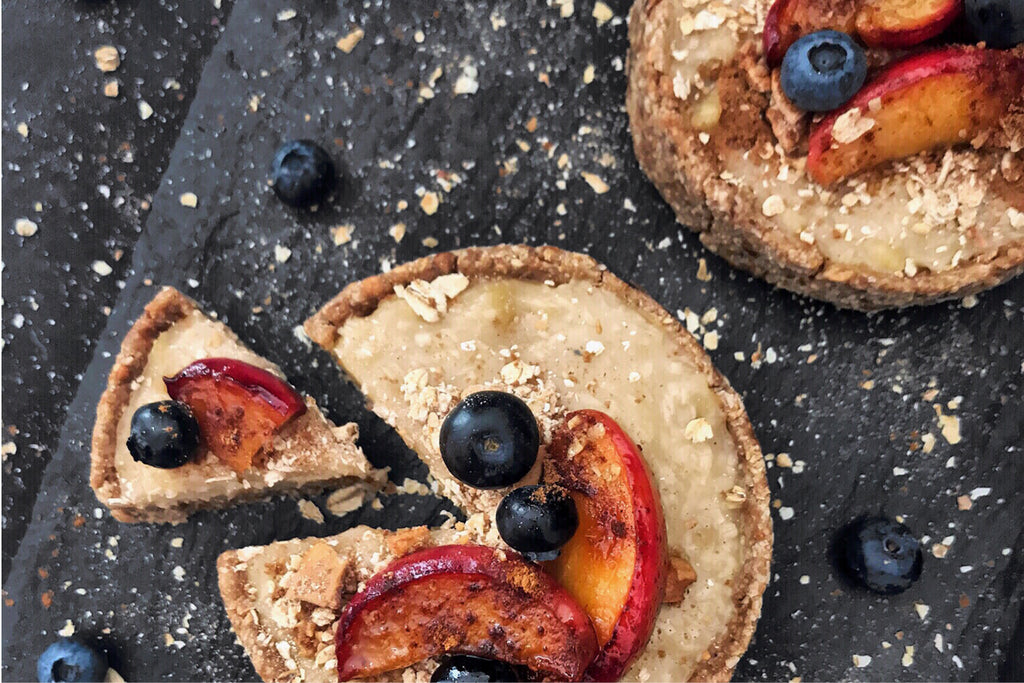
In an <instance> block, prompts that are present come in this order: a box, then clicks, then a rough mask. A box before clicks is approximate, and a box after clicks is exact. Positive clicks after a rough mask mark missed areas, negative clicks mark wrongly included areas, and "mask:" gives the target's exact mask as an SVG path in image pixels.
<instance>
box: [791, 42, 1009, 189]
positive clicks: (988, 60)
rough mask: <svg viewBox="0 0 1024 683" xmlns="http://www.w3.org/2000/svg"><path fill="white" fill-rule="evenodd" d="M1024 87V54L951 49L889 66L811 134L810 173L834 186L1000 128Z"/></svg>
mask: <svg viewBox="0 0 1024 683" xmlns="http://www.w3.org/2000/svg"><path fill="white" fill-rule="evenodd" d="M1022 87H1024V52H1022V51H1020V50H1017V51H1012V52H1011V51H1001V50H985V49H979V48H971V47H950V48H942V49H939V50H934V51H931V52H926V53H923V54H919V55H916V56H913V57H908V58H907V59H904V60H901V61H899V62H896V63H895V64H892V65H890V66H889V67H887V68H886V69H885V70H884V71H882V72H881V73H879V74H878V75H877V76H875V78H873V79H872V80H871V81H870V82H869V83H868V84H866V85H865V86H864V87H863V88H861V90H860V92H858V93H857V94H856V95H854V97H853V99H851V100H850V101H849V102H848V103H847V104H845V105H844V106H843V107H842V108H840V109H837V110H836V111H834V112H832V114H830V115H829V116H827V117H826V118H824V119H822V120H821V121H820V122H819V123H818V124H816V125H815V127H814V128H813V129H812V131H811V138H810V145H809V147H810V149H809V152H808V155H807V171H808V172H809V173H810V175H811V177H812V178H814V180H815V181H817V182H818V183H820V184H822V185H829V184H831V183H834V182H836V181H838V180H841V179H843V178H845V177H847V176H850V175H853V174H854V173H857V172H858V171H861V170H863V169H866V168H871V167H873V166H876V165H878V164H881V163H884V162H886V161H890V160H892V159H902V158H904V157H907V156H910V155H912V154H916V153H918V152H923V151H926V150H929V149H932V148H934V147H938V146H942V145H954V144H957V143H963V142H967V141H969V140H970V139H971V138H973V137H974V136H976V135H977V134H979V133H981V132H982V131H984V130H985V129H987V128H991V127H993V126H995V125H997V124H998V122H999V119H1000V118H1001V117H1002V116H1003V115H1004V114H1005V113H1006V111H1007V108H1008V107H1009V106H1010V103H1011V102H1012V101H1013V100H1014V99H1016V98H1020V97H1021V88H1022Z"/></svg>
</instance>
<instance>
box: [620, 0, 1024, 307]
mask: <svg viewBox="0 0 1024 683" xmlns="http://www.w3.org/2000/svg"><path fill="white" fill-rule="evenodd" d="M903 4H906V3H903ZM903 4H899V3H892V2H888V1H887V0H870V1H868V0H827V1H823V2H809V1H808V0H779V1H778V2H777V3H775V5H774V7H773V6H772V3H771V1H770V0H721V1H719V0H716V1H714V2H711V1H709V0H637V2H635V3H634V5H633V9H632V12H631V17H630V24H629V36H630V52H629V60H628V76H629V84H628V92H627V109H628V112H629V117H630V126H631V129H632V134H633V143H634V148H635V151H636V155H637V158H638V160H639V162H640V165H641V167H642V168H643V170H644V172H645V173H646V174H647V175H648V177H649V178H650V179H651V181H652V182H653V183H654V185H655V186H656V187H657V188H658V190H659V191H660V193H661V194H662V196H663V197H664V198H665V200H666V201H667V202H668V203H669V205H670V206H671V207H672V209H673V210H674V212H675V214H676V218H677V220H678V221H679V222H680V223H682V224H683V225H687V226H689V227H690V228H691V229H693V230H694V231H696V232H698V233H699V235H700V240H701V242H703V243H704V245H705V246H707V247H708V248H709V249H711V250H712V251H714V252H715V253H717V254H719V255H720V256H722V257H723V258H725V259H726V260H727V261H728V262H729V263H731V264H732V265H734V266H736V267H738V268H742V269H744V270H748V271H750V272H752V273H754V274H755V275H757V276H759V277H763V278H764V279H766V280H768V281H769V282H771V283H773V284H776V285H778V286H780V287H783V288H785V289H789V290H792V291H795V292H799V293H801V294H805V295H808V296H812V297H815V298H819V299H823V300H826V301H831V302H832V303H834V304H836V305H837V306H840V307H848V308H854V309H860V310H872V309H880V308H886V307H897V306H906V305H910V304H925V303H931V302H935V301H940V300H943V299H948V298H952V297H962V296H965V295H968V294H971V293H974V292H977V291H980V290H983V289H986V288H989V287H993V286H995V285H997V284H999V283H1001V282H1003V281H1005V280H1007V279H1008V278H1010V277H1012V276H1014V275H1016V274H1018V273H1020V272H1021V270H1022V269H1024V181H1022V178H1024V153H1022V151H1021V150H1022V148H1024V97H1022V95H1021V93H1022V92H1024V91H1022V89H1021V86H1020V83H1022V82H1024V46H1018V47H1016V48H1013V49H1008V50H995V49H985V48H984V47H983V46H977V47H975V46H947V47H939V48H935V47H934V45H935V41H934V40H933V41H932V42H930V43H927V47H926V46H925V45H923V44H921V41H923V40H925V39H927V38H931V37H932V36H934V35H936V34H938V33H939V32H941V31H943V30H945V29H946V28H947V27H948V26H950V24H951V23H952V25H953V29H950V30H961V29H962V28H963V24H964V23H965V22H964V20H963V15H962V7H963V6H962V3H960V2H958V1H954V0H934V1H930V2H923V3H911V4H907V7H910V9H906V8H905V9H904V10H901V9H900V7H903ZM897 5H899V6H897ZM911 5H913V7H911ZM797 6H799V7H797ZM794 7H797V9H793V8H794ZM858 7H860V8H861V10H860V12H859V13H857V8H858ZM922 8H923V9H922ZM919 9H920V10H921V11H925V10H927V11H930V12H934V14H933V15H932V16H926V17H924V18H923V19H921V21H920V22H918V24H917V25H914V26H906V27H902V28H900V27H898V26H892V25H895V24H899V22H900V21H903V20H904V19H906V17H905V16H904V15H906V14H909V15H913V14H914V13H915V11H917V10H919ZM780 17H782V18H781V19H780ZM794 17H796V18H794ZM911 18H913V17H911ZM801 22H803V23H801ZM866 24H870V26H868V25H866ZM766 26H767V27H768V28H767V29H766ZM780 26H781V28H780ZM958 27H959V28H958ZM825 28H828V29H838V30H840V31H848V32H851V33H854V34H855V35H856V36H857V40H859V41H860V42H861V43H863V44H866V45H868V47H866V49H865V52H866V62H867V65H868V69H869V70H868V75H867V82H866V84H865V85H864V86H863V89H862V91H861V92H863V93H865V100H864V102H859V103H858V102H857V96H856V95H855V96H854V98H853V99H852V100H850V102H849V103H848V106H845V107H840V108H839V109H836V110H834V111H833V112H831V113H830V114H826V115H824V117H822V115H820V114H818V115H815V114H810V113H808V112H807V111H803V110H801V109H799V108H797V107H796V106H794V104H793V102H792V101H790V100H789V98H787V97H786V94H785V92H784V90H783V87H782V83H781V79H780V69H779V66H778V62H779V61H781V59H782V54H783V53H784V52H785V47H787V46H788V44H789V43H790V42H791V41H792V38H793V37H794V36H795V35H800V34H801V33H805V34H806V33H807V32H808V31H813V30H815V29H825ZM790 34H793V35H790ZM943 35H944V36H945V35H949V33H946V34H943ZM940 40H941V39H940ZM913 59H919V60H922V63H921V64H918V65H916V66H917V67H918V68H919V70H918V71H916V72H915V74H916V76H917V77H922V78H923V79H924V80H923V81H922V83H921V84H920V85H921V87H919V88H909V89H905V90H904V91H902V92H897V90H898V87H897V86H899V85H900V84H901V83H903V84H904V85H905V83H906V82H905V81H901V80H900V79H901V78H903V77H905V76H906V73H904V74H902V75H901V74H900V73H899V71H900V70H899V69H898V68H897V67H898V66H899V65H900V64H901V63H904V62H906V61H907V60H913ZM958 69H959V70H961V73H960V77H959V78H957V77H954V76H953V75H952V74H953V72H954V71H956V70H958ZM940 75H941V77H940ZM932 76H934V77H932ZM925 81H927V82H925ZM964 84H967V85H966V86H965V85H964ZM933 86H934V87H933ZM953 109H956V110H957V111H956V112H953V113H950V112H951V111H952V110H953ZM986 112H989V113H991V114H993V115H992V116H987V117H986ZM947 114H949V116H950V118H948V119H947V118H945V117H946V116H947ZM957 116H959V117H966V118H965V119H964V120H965V123H964V125H960V124H959V123H954V124H951V125H952V126H953V129H952V133H953V137H954V138H956V143H955V144H952V143H949V142H948V141H947V142H942V141H941V140H940V139H939V138H941V136H939V137H937V138H936V139H934V140H928V139H926V138H927V137H928V136H927V135H925V134H924V133H921V131H924V130H933V129H932V128H931V124H933V123H935V121H939V120H945V121H947V122H948V121H957V118H956V117H957ZM919 119H920V120H923V121H924V124H923V125H922V124H920V123H919ZM981 120H985V121H987V122H988V125H986V126H984V127H981V128H976V127H975V126H974V125H973V124H974V123H977V122H978V121H981ZM935 125H938V124H935ZM949 132H950V131H947V134H948V133H949ZM904 143H909V144H906V145H905V144H904ZM933 143H934V144H933ZM823 151H824V154H823ZM868 158H870V159H873V160H878V161H881V162H882V163H878V164H868V165H865V164H864V163H863V162H864V161H865V159H868Z"/></svg>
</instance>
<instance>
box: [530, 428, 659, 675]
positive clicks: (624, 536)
mask: <svg viewBox="0 0 1024 683" xmlns="http://www.w3.org/2000/svg"><path fill="white" fill-rule="evenodd" d="M544 476H545V479H547V480H548V481H557V482H558V483H559V484H560V485H562V486H564V487H565V488H567V489H569V491H570V492H571V493H572V496H573V498H574V499H575V500H576V507H577V511H578V513H579V518H580V525H579V528H578V529H577V530H576V534H575V535H574V536H573V537H572V539H570V540H569V542H568V543H567V544H566V545H565V546H563V547H562V553H561V555H560V556H559V557H558V559H556V560H553V561H552V562H549V563H547V568H548V570H549V571H550V572H551V573H552V574H553V575H554V576H555V577H556V578H557V579H558V580H559V582H560V583H561V584H562V585H563V586H565V587H566V589H567V590H568V591H569V593H571V594H572V595H573V596H574V597H575V598H576V600H577V601H579V603H580V604H581V605H582V606H583V608H584V609H585V610H587V613H588V614H590V618H591V620H592V621H593V622H594V628H595V629H596V631H597V637H598V642H599V643H600V644H601V646H602V649H601V652H600V653H599V654H598V656H597V658H596V659H595V660H594V663H593V664H591V665H590V668H589V669H588V670H587V677H588V678H591V679H593V680H599V681H606V680H608V681H610V680H617V679H618V678H619V677H620V676H621V675H622V673H623V672H624V671H625V670H626V667H627V666H629V663H630V662H631V661H632V659H633V658H634V657H635V656H636V654H637V653H638V652H639V651H640V650H641V649H642V648H643V647H644V645H645V644H646V643H647V639H648V638H649V637H650V635H651V631H652V630H653V628H654V619H655V617H656V616H657V614H658V607H659V606H660V605H661V602H662V598H663V596H664V591H665V576H666V574H665V570H666V561H667V544H666V540H665V518H664V516H663V514H662V510H661V499H660V497H659V496H658V492H657V489H656V488H655V486H654V484H653V482H652V480H651V474H650V471H649V470H648V468H647V464H646V463H645V462H644V459H643V457H642V456H641V455H640V451H639V449H638V448H637V447H636V445H635V444H634V443H633V442H632V441H631V440H630V438H629V437H628V436H627V435H626V433H625V432H624V431H622V428H621V427H619V425H618V424H616V423H615V421H614V420H612V418H610V417H609V416H608V415H605V414H604V413H601V412H598V411H596V410H582V411H579V412H576V413H572V414H570V415H569V416H568V417H567V418H566V422H565V424H564V425H563V426H562V427H561V428H559V429H558V430H556V432H555V434H554V436H553V439H552V444H551V447H550V448H549V450H548V459H547V460H546V463H545V472H544Z"/></svg>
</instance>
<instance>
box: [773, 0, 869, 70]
mask: <svg viewBox="0 0 1024 683" xmlns="http://www.w3.org/2000/svg"><path fill="white" fill-rule="evenodd" d="M856 18H857V0H775V3H774V4H773V5H772V6H771V8H769V10H768V14H767V16H766V17H765V22H764V33H762V35H761V41H762V44H763V46H764V55H765V59H767V60H768V66H773V67H774V66H778V65H779V64H781V63H782V58H783V57H785V56H786V50H788V49H789V46H790V45H792V44H793V43H795V42H796V41H797V40H798V39H799V38H800V37H801V36H805V35H807V34H808V33H814V32H815V31H822V30H824V29H832V30H834V31H842V32H843V33H849V34H851V35H852V34H853V32H854V29H855V25H856V24H855V22H856Z"/></svg>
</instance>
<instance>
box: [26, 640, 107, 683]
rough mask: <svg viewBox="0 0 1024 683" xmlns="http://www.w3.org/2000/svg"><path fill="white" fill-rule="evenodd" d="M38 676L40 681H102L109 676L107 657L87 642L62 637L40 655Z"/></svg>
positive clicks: (37, 663) (47, 682)
mask: <svg viewBox="0 0 1024 683" xmlns="http://www.w3.org/2000/svg"><path fill="white" fill-rule="evenodd" d="M36 676H38V677H39V683H60V681H67V683H76V682H78V681H102V680H103V679H104V678H106V676H107V659H106V657H104V656H103V655H102V654H100V653H99V652H97V651H96V650H94V649H92V648H91V647H89V646H88V645H86V644H85V643H82V642H80V641H77V640H70V639H68V638H62V639H61V640H58V641H57V642H55V643H52V644H51V645H50V647H48V648H46V649H45V650H44V651H43V654H41V655H39V661H38V662H36Z"/></svg>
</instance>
